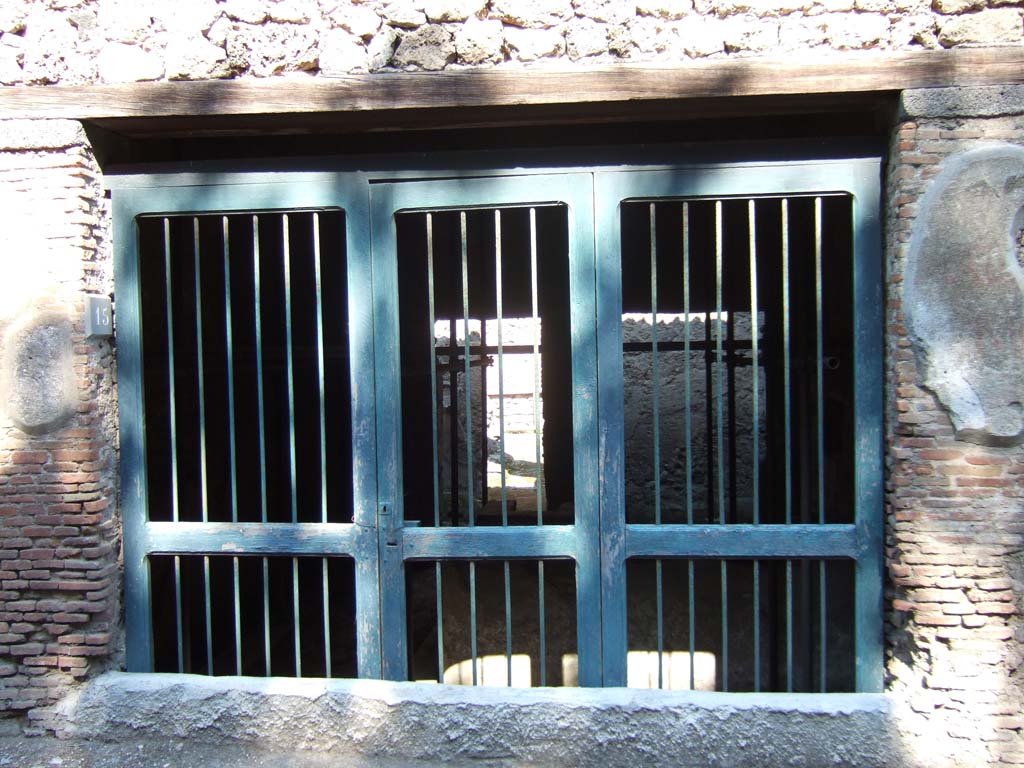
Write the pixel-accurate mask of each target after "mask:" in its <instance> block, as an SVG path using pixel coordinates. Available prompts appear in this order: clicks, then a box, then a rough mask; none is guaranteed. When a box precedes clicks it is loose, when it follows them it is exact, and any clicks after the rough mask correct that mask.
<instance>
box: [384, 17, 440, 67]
mask: <svg viewBox="0 0 1024 768" xmlns="http://www.w3.org/2000/svg"><path fill="white" fill-rule="evenodd" d="M454 60H455V41H454V39H453V37H452V34H451V32H449V31H448V30H447V29H445V28H444V27H442V26H440V25H437V24H429V25H427V26H425V27H421V28H420V29H417V30H416V31H415V32H409V33H408V34H406V35H405V36H403V37H402V40H401V42H400V43H399V44H398V48H397V49H396V50H395V55H394V59H393V62H394V65H395V66H396V67H415V68H418V69H426V70H438V69H444V68H445V67H446V66H447V65H448V64H450V63H451V62H452V61H454Z"/></svg>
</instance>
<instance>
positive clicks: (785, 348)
mask: <svg viewBox="0 0 1024 768" xmlns="http://www.w3.org/2000/svg"><path fill="white" fill-rule="evenodd" d="M789 390H790V359H789V201H788V200H786V199H785V198H784V199H783V200H782V404H783V416H784V423H785V429H784V430H783V432H784V437H785V450H784V453H783V457H782V458H783V462H784V464H785V477H784V483H785V492H786V524H787V525H788V524H790V523H792V522H793V487H792V486H793V482H792V479H793V458H792V446H791V442H792V441H791V437H790V423H791V418H792V414H791V413H790V391H789Z"/></svg>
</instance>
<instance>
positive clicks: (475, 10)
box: [423, 0, 486, 24]
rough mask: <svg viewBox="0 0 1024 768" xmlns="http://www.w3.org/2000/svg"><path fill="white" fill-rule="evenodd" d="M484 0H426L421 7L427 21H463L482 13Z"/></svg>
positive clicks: (484, 4)
mask: <svg viewBox="0 0 1024 768" xmlns="http://www.w3.org/2000/svg"><path fill="white" fill-rule="evenodd" d="M485 6H486V3H485V2H484V0H427V2H426V4H425V5H424V7H423V11H424V13H426V15H427V19H428V20H429V21H432V22H434V23H435V24H436V23H439V22H443V21H465V20H466V19H468V18H470V17H474V16H480V15H481V14H482V13H483V10H484V7H485Z"/></svg>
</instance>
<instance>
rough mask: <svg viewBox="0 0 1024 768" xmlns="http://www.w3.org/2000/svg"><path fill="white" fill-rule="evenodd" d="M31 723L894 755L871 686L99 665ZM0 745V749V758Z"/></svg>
mask: <svg viewBox="0 0 1024 768" xmlns="http://www.w3.org/2000/svg"><path fill="white" fill-rule="evenodd" d="M31 724H32V726H33V727H34V728H36V729H38V730H41V731H44V732H51V733H55V734H56V736H57V738H54V737H53V736H47V737H41V740H40V741H39V742H37V743H39V744H40V746H41V753H42V755H43V756H45V755H46V754H49V753H47V752H46V749H48V748H49V747H47V746H46V745H50V746H52V747H53V748H56V746H57V745H59V744H60V743H61V740H65V743H67V744H69V745H75V748H76V749H80V750H84V752H83V757H82V758H81V760H80V761H79V762H73V760H76V759H79V758H77V757H75V753H74V752H73V751H72V752H71V757H69V762H64V763H53V762H50V760H49V758H48V759H47V760H46V761H41V762H39V764H40V765H46V766H50V765H57V766H61V765H63V766H69V767H70V768H78V766H83V767H84V766H93V765H95V766H106V765H110V766H114V765H118V766H132V765H135V764H136V762H131V760H133V759H134V758H132V757H129V755H134V754H135V752H136V751H138V752H143V753H147V759H146V760H144V761H139V762H138V763H137V764H139V765H146V766H152V765H155V766H160V765H163V764H164V763H169V765H171V766H174V767H175V768H177V766H181V765H189V764H193V763H194V764H196V765H210V766H218V765H223V766H239V767H240V768H241V766H246V768H251V767H252V766H267V767H268V768H270V767H274V768H276V766H278V765H280V766H285V765H288V766H307V765H308V766H320V765H325V766H326V765H328V764H330V765H332V766H339V765H340V766H349V765H352V766H355V765H360V766H362V765H366V766H382V767H383V766H393V765H394V766H398V765H413V766H415V765H433V764H439V763H445V764H446V765H455V766H458V765H469V764H472V765H476V766H492V765H493V766H512V765H552V766H559V768H564V767H565V766H570V765H572V766H588V765H593V766H600V767H601V768H611V767H612V766H620V765H621V766H637V765H645V766H647V765H665V766H669V765H671V766H716V765H718V766H734V765H735V766H739V765H757V766H799V765H803V766H820V765H847V766H854V765H856V766H891V765H899V764H900V763H902V762H903V761H902V760H901V759H900V753H901V749H900V746H899V737H898V735H897V730H896V727H895V725H894V723H893V718H892V714H891V706H890V702H889V700H888V698H887V697H886V696H885V695H882V694H827V695H819V694H744V693H741V694H716V693H704V692H699V691H696V692H695V691H684V692H672V691H647V690H630V689H624V688H608V689H594V688H591V689H583V688H563V689H554V688H540V689H502V688H464V687H458V686H437V685H427V684H421V683H393V682H386V681H377V680H313V679H291V678H288V679H286V678H267V679H257V678H236V677H218V678H210V677H201V676H194V675H164V674H128V673H120V672H110V673H107V674H104V675H102V676H100V677H98V678H96V679H95V680H92V681H91V682H89V683H87V684H85V685H83V686H82V688H81V689H80V690H78V691H76V692H75V693H74V694H72V695H71V696H69V697H68V698H66V699H65V700H63V701H62V702H60V703H58V704H56V705H54V706H53V707H50V708H47V709H43V710H39V711H37V712H36V713H33V717H32V723H31ZM37 738H39V737H37ZM23 741H26V742H32V741H35V739H24V740H23ZM103 744H106V745H108V746H109V747H110V748H114V747H117V748H118V749H121V750H122V751H121V752H120V753H118V754H119V755H120V756H121V758H120V759H121V761H120V762H116V761H115V762H102V761H101V759H102V757H103V755H104V754H108V753H105V752H104V749H103V748H102V747H101V745H103ZM4 746H5V743H4V742H3V741H0V750H3V749H4ZM89 750H92V754H95V755H97V756H98V757H97V758H96V760H95V761H93V762H89V761H87V760H86V756H87V755H88V754H89ZM133 750H135V751H133ZM28 754H31V753H28ZM165 755H166V757H164V756H165ZM52 756H54V757H60V754H59V753H58V752H54V753H53V755H52ZM193 756H194V759H193ZM205 756H210V757H211V760H209V761H208V760H206V759H205ZM214 758H215V759H214ZM2 759H3V752H2V751H0V768H3V765H4V764H3V762H2ZM282 761H283V762H282ZM8 764H9V765H12V766H13V765H31V764H33V763H31V762H22V761H19V762H11V763H8Z"/></svg>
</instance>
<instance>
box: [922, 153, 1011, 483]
mask: <svg viewBox="0 0 1024 768" xmlns="http://www.w3.org/2000/svg"><path fill="white" fill-rule="evenodd" d="M1022 207H1024V148H1021V147H1015V146H1012V145H1002V146H996V147H989V148H984V149H978V150H973V151H971V152H967V153H965V154H963V155H960V156H958V157H956V158H954V159H952V160H950V161H948V162H947V164H946V166H945V167H944V168H943V169H942V172H941V173H940V174H939V176H938V177H937V178H936V179H935V180H934V181H933V182H932V185H931V188H930V189H929V190H928V192H927V193H926V194H925V196H924V198H923V199H922V202H921V206H920V214H919V216H918V218H917V221H916V223H915V226H914V233H913V238H912V240H911V245H910V252H909V255H908V260H907V267H906V277H905V282H906V288H905V294H904V299H903V303H904V309H905V312H906V314H907V316H908V321H909V323H908V324H909V326H910V332H911V334H912V338H913V341H914V348H915V351H916V353H917V355H918V358H919V361H920V363H921V369H922V370H923V372H924V384H925V386H926V387H928V388H929V389H931V390H932V391H933V392H935V394H936V395H937V396H938V398H939V401H940V402H941V404H942V406H943V407H944V408H945V409H946V410H947V411H948V412H949V415H950V418H951V420H952V422H953V426H954V428H955V430H956V433H957V437H958V438H959V439H962V440H969V441H972V442H978V443H982V444H992V445H1008V444H1019V443H1020V442H1021V441H1022V440H1024V409H1022V406H1021V404H1022V403H1024V271H1022V269H1021V264H1020V245H1019V241H1018V237H1019V231H1020V229H1021V227H1022V225H1024V221H1022V219H1021V214H1020V211H1021V209H1022ZM996 479H997V478H992V479H988V478H977V479H971V482H970V483H968V479H966V478H965V479H961V480H960V481H959V484H960V485H982V484H986V483H983V481H985V480H989V482H992V481H994V480H996Z"/></svg>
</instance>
